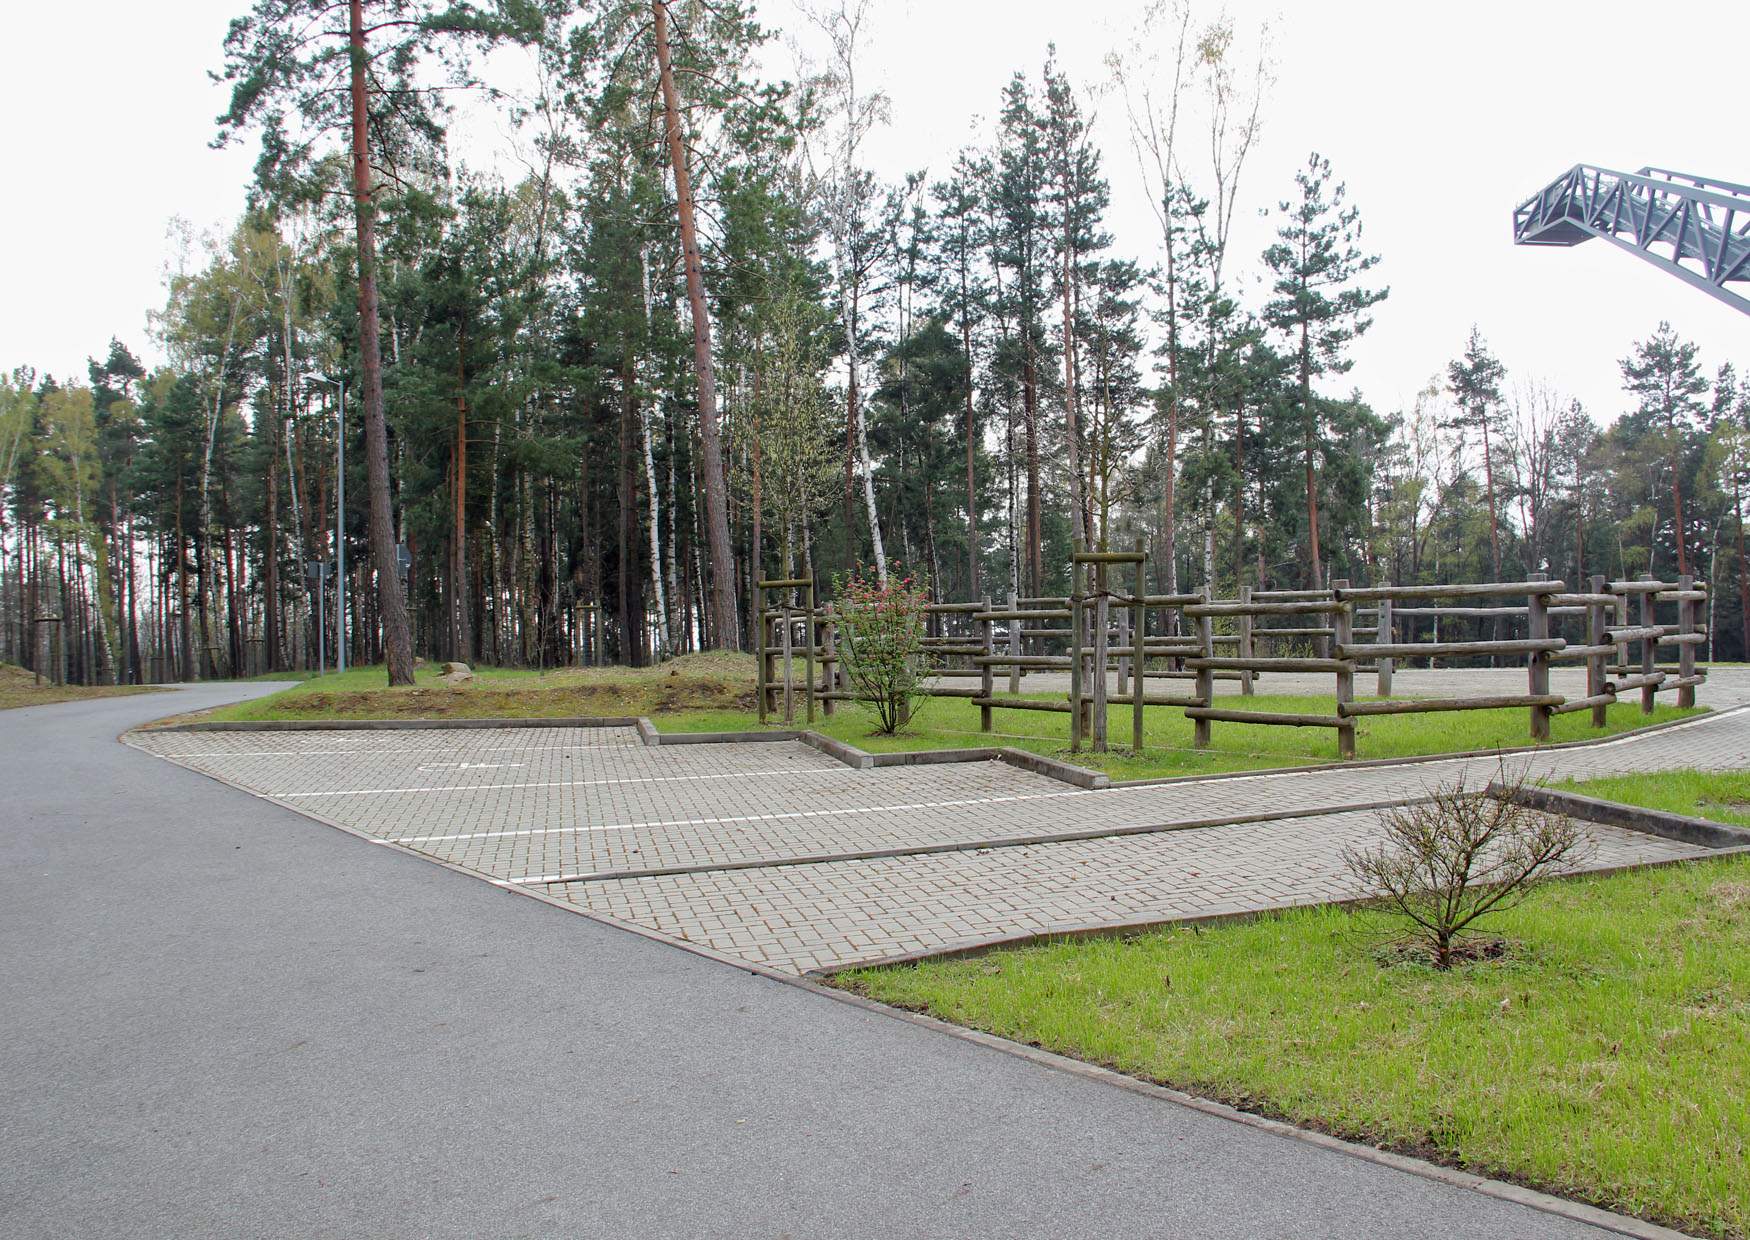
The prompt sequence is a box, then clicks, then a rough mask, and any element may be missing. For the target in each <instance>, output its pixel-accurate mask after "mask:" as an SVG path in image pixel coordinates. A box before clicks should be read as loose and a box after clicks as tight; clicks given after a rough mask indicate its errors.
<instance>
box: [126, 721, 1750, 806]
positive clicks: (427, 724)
mask: <svg viewBox="0 0 1750 1240" xmlns="http://www.w3.org/2000/svg"><path fill="white" fill-rule="evenodd" d="M1746 710H1750V702H1743V703H1740V704H1738V705H1736V706H1727V707H1723V708H1721V709H1718V710H1714V709H1707V710H1703V711H1701V712H1700V713H1698V714H1694V715H1687V716H1685V717H1684V718H1682V719H1667V720H1665V721H1664V722H1663V723H1649V724H1643V725H1642V726H1640V727H1638V728H1628V729H1626V730H1624V731H1621V732H1613V733H1610V734H1609V735H1606V736H1595V737H1584V738H1582V739H1580V740H1573V741H1557V742H1555V743H1553V744H1548V745H1518V746H1515V747H1513V748H1511V749H1464V750H1455V751H1453V752H1450V753H1431V754H1412V755H1409V756H1406V757H1398V758H1358V759H1355V760H1353V761H1350V762H1318V763H1309V764H1308V765H1305V766H1271V767H1259V768H1256V769H1252V770H1240V771H1212V772H1208V773H1206V774H1201V775H1198V774H1190V775H1165V776H1160V777H1158V778H1154V779H1113V778H1112V777H1111V776H1110V775H1108V774H1107V773H1106V772H1104V771H1097V770H1094V769H1092V768H1091V767H1085V766H1077V765H1075V764H1074V763H1071V762H1064V761H1062V760H1060V759H1058V758H1052V757H1049V756H1047V755H1045V754H1039V753H1034V752H1033V751H1032V750H1030V749H1015V748H1013V747H1011V746H1007V745H1004V746H1001V747H980V748H972V749H899V750H887V751H882V752H879V753H872V752H870V751H868V750H864V749H859V748H858V747H857V746H855V745H852V744H850V743H848V742H846V741H841V740H838V739H836V738H834V737H830V736H827V735H826V734H825V733H822V732H816V731H814V730H813V729H812V728H800V729H799V728H767V729H761V730H758V731H745V732H663V731H660V730H659V729H658V728H657V726H656V724H655V723H654V722H652V721H651V720H650V718H649V717H647V716H644V715H599V716H592V715H578V716H551V717H535V718H522V719H250V720H208V721H199V720H195V721H191V722H188V723H173V724H167V725H165V726H163V727H154V726H152V722H150V721H148V722H147V723H143V724H136V725H135V726H134V727H132V728H129V729H128V731H130V732H136V731H137V732H394V731H410V732H413V731H447V730H462V729H497V728H636V729H637V731H638V736H639V739H640V741H641V742H642V743H643V744H644V745H645V746H647V747H661V746H663V745H715V744H745V743H751V742H756V741H801V742H802V743H803V744H805V745H808V746H809V747H811V748H813V749H817V750H819V751H820V752H821V753H823V754H826V755H827V756H828V757H830V758H834V759H836V760H838V761H839V762H842V763H844V764H845V765H846V766H848V767H850V768H852V769H853V770H872V769H874V768H877V767H886V766H924V765H929V764H932V763H944V762H989V761H996V762H1004V763H1007V764H1008V765H1009V766H1013V767H1019V768H1020V769H1022V770H1026V771H1032V772H1034V773H1035V774H1038V775H1044V776H1046V777H1047V778H1050V779H1055V780H1058V781H1060V782H1062V783H1066V784H1071V785H1073V786H1075V787H1077V788H1089V789H1096V788H1151V787H1157V786H1163V785H1167V784H1187V783H1213V782H1215V781H1217V780H1224V779H1259V778H1263V777H1266V776H1278V775H1304V774H1311V773H1316V772H1321V771H1354V770H1365V769H1368V768H1371V767H1383V766H1419V765H1425V764H1427V763H1433V762H1451V761H1456V760H1462V759H1472V758H1510V757H1513V756H1514V755H1517V754H1528V753H1551V752H1554V751H1557V750H1562V749H1583V748H1587V747H1590V746H1595V745H1609V744H1614V743H1616V742H1618V741H1626V740H1632V739H1635V738H1637V737H1642V736H1649V735H1651V734H1653V733H1655V732H1663V731H1666V730H1668V729H1672V728H1681V727H1688V726H1690V725H1693V724H1697V723H1702V722H1704V721H1706V720H1710V719H1720V718H1723V717H1725V716H1727V715H1733V714H1737V713H1739V712H1741V711H1746ZM174 717H175V716H171V718H174Z"/></svg>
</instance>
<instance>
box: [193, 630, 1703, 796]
mask: <svg viewBox="0 0 1750 1240" xmlns="http://www.w3.org/2000/svg"><path fill="white" fill-rule="evenodd" d="M417 679H418V683H417V684H416V685H415V686H414V687H413V688H410V689H408V688H402V689H389V688H387V687H386V686H385V684H384V674H383V670H382V669H381V668H380V667H368V668H353V669H351V670H349V671H348V672H347V673H346V674H345V675H344V676H337V675H330V676H327V677H324V678H321V679H310V680H304V681H302V682H300V683H298V684H296V685H294V686H292V687H291V688H288V689H286V690H284V691H283V692H280V693H276V694H274V695H272V696H271V697H266V698H257V699H256V700H254V701H252V702H240V703H238V704H236V705H234V706H228V707H223V708H221V709H219V710H216V711H214V712H212V713H211V714H209V715H206V716H203V717H204V718H209V719H216V720H223V719H231V720H254V719H393V718H493V717H497V718H506V717H530V718H533V717H553V716H563V715H648V716H650V717H651V719H652V720H654V721H655V723H656V725H657V726H658V727H659V728H661V729H662V730H664V731H672V732H718V731H723V732H730V731H744V730H748V729H752V728H756V727H758V719H757V716H756V714H755V712H754V704H755V703H754V684H753V659H752V658H751V657H750V656H746V655H733V654H708V655H688V656H685V657H683V658H679V659H675V660H672V661H671V662H669V663H665V664H663V665H662V666H660V667H653V668H575V669H566V670H562V671H553V672H545V673H541V672H534V671H527V670H500V669H493V668H476V669H475V679H474V680H473V681H472V682H471V683H469V684H466V685H460V686H450V685H445V684H443V683H441V682H439V681H438V679H437V674H436V670H435V669H433V668H422V669H420V672H419V674H418V678H417ZM1031 696H1034V697H1038V698H1041V699H1051V698H1052V697H1053V696H1054V695H1052V694H1048V693H1039V694H1034V695H1031ZM1222 705H1223V706H1232V707H1236V708H1239V709H1247V710H1274V711H1287V712H1291V713H1295V712H1298V713H1319V714H1332V713H1334V712H1335V709H1336V705H1335V698H1334V697H1308V696H1296V697H1290V696H1280V695H1278V696H1258V697H1252V698H1240V697H1224V698H1223V699H1222ZM797 713H798V720H799V722H800V716H801V707H800V704H799V705H798V708H797ZM1688 713H1691V712H1686V711H1679V710H1677V709H1676V708H1675V707H1672V706H1664V705H1662V706H1660V707H1659V708H1658V710H1657V712H1656V713H1654V714H1653V715H1651V716H1647V715H1642V714H1641V713H1640V710H1639V708H1638V707H1637V706H1635V705H1633V704H1630V703H1624V704H1621V705H1617V706H1613V707H1611V708H1610V713H1609V722H1608V724H1607V725H1606V727H1605V728H1604V729H1602V730H1599V731H1594V730H1593V729H1592V727H1591V726H1590V722H1589V717H1588V716H1587V715H1585V714H1584V713H1575V714H1570V715H1558V716H1556V718H1555V719H1554V720H1553V721H1552V728H1551V735H1552V739H1554V740H1556V741H1568V740H1584V739H1587V738H1591V737H1598V736H1604V735H1609V734H1611V733H1614V732H1621V731H1624V730H1626V729H1629V728H1635V727H1640V726H1641V725H1643V724H1645V723H1662V722H1665V721H1667V720H1671V719H1678V718H1681V717H1683V716H1684V715H1685V714H1688ZM1144 717H1145V724H1144V735H1143V751H1142V753H1140V754H1135V753H1131V752H1129V751H1128V750H1125V751H1122V752H1120V751H1116V750H1115V751H1114V752H1112V753H1108V754H1103V755H1102V754H1094V753H1090V752H1087V751H1084V752H1082V753H1081V754H1078V755H1074V756H1073V759H1072V760H1073V761H1075V762H1077V763H1079V764H1081V765H1084V766H1089V767H1094V768H1097V769H1099V770H1103V771H1106V772H1108V773H1109V774H1110V775H1112V777H1113V778H1115V779H1148V778H1157V777H1163V776H1173V775H1195V774H1210V773H1214V772H1220V771H1236V770H1256V769H1259V768H1262V767H1274V766H1299V765H1305V764H1308V763H1316V762H1333V761H1335V760H1336V757H1337V740H1336V735H1335V733H1334V732H1333V731H1332V730H1330V729H1326V728H1282V727H1269V726H1264V725H1256V726H1254V725H1250V724H1231V723H1217V724H1215V725H1214V728H1213V733H1212V739H1213V741H1214V745H1213V748H1211V749H1209V750H1197V749H1194V748H1192V746H1191V721H1190V720H1189V719H1186V718H1185V716H1184V714H1183V713H1182V712H1181V711H1179V710H1178V709H1177V708H1174V707H1149V708H1147V709H1146V710H1145V712H1144ZM978 722H979V720H978V708H977V707H976V706H974V705H972V704H971V703H970V702H968V701H966V700H965V699H964V698H931V699H929V700H927V701H925V702H924V703H922V705H921V706H920V707H919V709H918V711H917V714H916V715H915V716H914V718H913V721H912V725H911V726H910V727H909V728H908V729H907V730H906V731H905V732H904V733H902V734H901V735H899V736H892V737H885V736H877V735H875V734H874V733H875V720H874V715H873V713H872V712H870V711H868V710H866V709H864V708H863V707H861V706H855V705H850V704H841V705H840V708H839V710H838V711H837V712H836V713H835V714H834V716H833V717H832V718H831V719H828V718H827V717H826V716H825V715H824V714H817V715H816V718H815V724H814V726H815V728H816V729H817V730H819V731H822V732H825V733H827V734H828V735H830V736H834V737H837V738H838V739H839V740H843V741H847V742H849V743H851V744H853V745H857V746H859V747H861V748H864V749H868V750H872V751H886V750H910V749H953V748H960V747H968V746H978V745H1010V746H1013V747H1015V748H1017V749H1027V750H1031V751H1033V752H1035V753H1043V754H1050V755H1052V756H1055V757H1065V758H1068V757H1071V755H1070V754H1069V752H1068V750H1069V718H1068V716H1067V715H1063V714H1049V713H1045V712H1041V711H1029V710H1003V709H998V710H997V711H995V713H994V719H993V721H992V729H993V730H992V732H990V733H988V734H987V733H982V732H980V731H979V730H978ZM1356 725H1357V746H1358V748H1359V749H1360V753H1361V756H1362V757H1363V758H1397V757H1409V756H1414V755H1418V754H1431V753H1451V752H1455V751H1462V750H1472V749H1496V748H1506V747H1517V746H1521V745H1526V744H1529V743H1530V738H1529V736H1528V735H1527V719H1526V712H1525V711H1524V710H1514V709H1507V710H1486V711H1454V712H1449V713H1445V714H1432V715H1386V716H1376V717H1372V718H1365V719H1358V720H1357V721H1356ZM773 726H781V725H779V724H777V723H774V724H773ZM1110 734H1111V735H1112V736H1113V737H1114V738H1123V739H1124V740H1125V741H1128V740H1129V737H1130V714H1129V708H1128V707H1119V706H1114V707H1112V710H1111V723H1110Z"/></svg>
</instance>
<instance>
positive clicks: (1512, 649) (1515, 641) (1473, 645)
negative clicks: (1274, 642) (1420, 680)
mask: <svg viewBox="0 0 1750 1240" xmlns="http://www.w3.org/2000/svg"><path fill="white" fill-rule="evenodd" d="M1567 644H1568V643H1567V642H1566V641H1564V640H1563V639H1562V638H1559V637H1515V638H1507V639H1504V640H1502V641H1498V642H1497V641H1478V642H1392V643H1389V644H1387V643H1379V642H1369V643H1364V644H1360V645H1344V644H1341V643H1339V644H1338V645H1337V646H1336V647H1334V649H1335V650H1336V653H1337V657H1338V658H1339V659H1419V658H1423V657H1427V656H1433V657H1436V658H1452V657H1453V656H1456V655H1487V654H1542V653H1553V652H1555V651H1558V650H1560V649H1561V648H1562V647H1563V646H1566V645H1567Z"/></svg>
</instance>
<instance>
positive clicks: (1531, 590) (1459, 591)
mask: <svg viewBox="0 0 1750 1240" xmlns="http://www.w3.org/2000/svg"><path fill="white" fill-rule="evenodd" d="M1567 588H1568V587H1567V585H1566V584H1565V583H1563V582H1560V581H1479V582H1458V583H1455V584H1453V585H1446V586H1344V587H1342V588H1341V589H1338V590H1336V591H1334V593H1335V594H1336V596H1337V598H1338V599H1339V600H1340V601H1344V602H1353V603H1359V602H1362V601H1364V600H1365V601H1368V602H1373V601H1376V600H1379V599H1391V600H1393V601H1394V602H1395V601H1396V600H1398V599H1401V598H1486V597H1488V596H1490V595H1500V594H1540V595H1541V594H1560V593H1562V592H1563V591H1564V590H1566V589H1567Z"/></svg>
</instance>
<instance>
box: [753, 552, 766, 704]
mask: <svg viewBox="0 0 1750 1240" xmlns="http://www.w3.org/2000/svg"><path fill="white" fill-rule="evenodd" d="M753 616H754V620H753V628H754V669H755V671H754V685H755V692H756V693H757V694H758V695H759V702H760V726H761V727H764V726H765V724H766V713H767V706H766V700H767V694H766V684H767V677H766V592H765V591H764V590H762V589H761V588H760V587H759V584H758V583H757V582H756V583H755V584H754V588H753Z"/></svg>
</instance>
